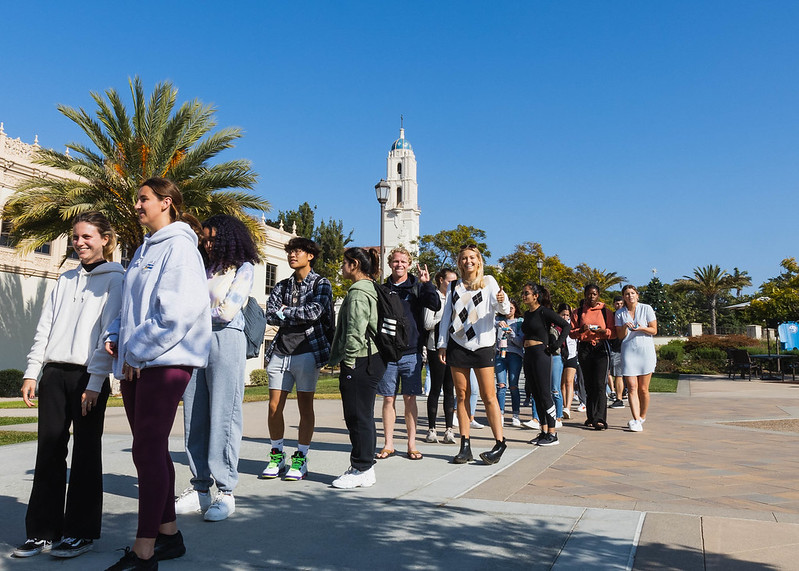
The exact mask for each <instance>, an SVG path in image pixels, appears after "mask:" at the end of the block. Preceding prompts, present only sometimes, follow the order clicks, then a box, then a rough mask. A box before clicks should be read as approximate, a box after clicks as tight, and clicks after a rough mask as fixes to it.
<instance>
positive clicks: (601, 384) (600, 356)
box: [577, 341, 608, 424]
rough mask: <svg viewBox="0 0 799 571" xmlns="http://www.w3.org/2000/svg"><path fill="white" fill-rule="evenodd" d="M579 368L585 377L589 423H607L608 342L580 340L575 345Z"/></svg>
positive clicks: (586, 411)
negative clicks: (593, 343)
mask: <svg viewBox="0 0 799 571" xmlns="http://www.w3.org/2000/svg"><path fill="white" fill-rule="evenodd" d="M577 355H578V359H579V361H580V368H581V369H582V370H583V376H584V378H585V396H586V403H585V415H586V417H587V419H588V423H589V424H594V423H595V422H603V423H605V424H607V407H608V397H607V394H606V393H605V387H606V386H607V382H608V344H607V342H606V341H600V342H598V344H597V345H591V344H590V343H583V342H580V343H579V344H578V346H577Z"/></svg>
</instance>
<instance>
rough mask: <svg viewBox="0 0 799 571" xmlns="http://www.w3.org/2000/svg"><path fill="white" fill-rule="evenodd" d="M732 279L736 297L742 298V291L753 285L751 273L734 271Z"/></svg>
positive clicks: (735, 269) (736, 269) (734, 269)
mask: <svg viewBox="0 0 799 571" xmlns="http://www.w3.org/2000/svg"><path fill="white" fill-rule="evenodd" d="M730 278H731V279H730V283H732V284H733V289H734V290H735V297H741V290H742V289H743V288H745V287H749V286H750V285H752V278H751V277H749V272H747V271H743V272H742V271H740V270H739V269H738V268H733V269H732V273H731V274H730Z"/></svg>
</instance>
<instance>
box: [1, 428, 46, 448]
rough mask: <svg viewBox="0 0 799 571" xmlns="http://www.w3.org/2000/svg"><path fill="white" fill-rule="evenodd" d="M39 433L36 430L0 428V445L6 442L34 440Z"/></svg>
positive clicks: (14, 442) (16, 442)
mask: <svg viewBox="0 0 799 571" xmlns="http://www.w3.org/2000/svg"><path fill="white" fill-rule="evenodd" d="M37 438H39V435H38V434H37V433H36V432H17V431H15V430H0V446H5V445H6V444H19V443H20V442H30V441H31V440H36V439H37Z"/></svg>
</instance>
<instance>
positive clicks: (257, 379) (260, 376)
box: [250, 369, 269, 387]
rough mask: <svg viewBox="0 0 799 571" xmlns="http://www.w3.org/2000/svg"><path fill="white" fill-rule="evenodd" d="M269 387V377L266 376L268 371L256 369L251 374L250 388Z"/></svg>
mask: <svg viewBox="0 0 799 571" xmlns="http://www.w3.org/2000/svg"><path fill="white" fill-rule="evenodd" d="M268 385H269V375H267V374H266V369H255V370H254V371H253V372H252V373H250V386H254V387H265V386H268Z"/></svg>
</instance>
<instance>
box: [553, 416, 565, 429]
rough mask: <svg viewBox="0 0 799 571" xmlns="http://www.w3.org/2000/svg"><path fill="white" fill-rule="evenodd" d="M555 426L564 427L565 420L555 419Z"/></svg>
mask: <svg viewBox="0 0 799 571" xmlns="http://www.w3.org/2000/svg"><path fill="white" fill-rule="evenodd" d="M555 428H563V421H562V420H558V419H557V418H556V419H555Z"/></svg>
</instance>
